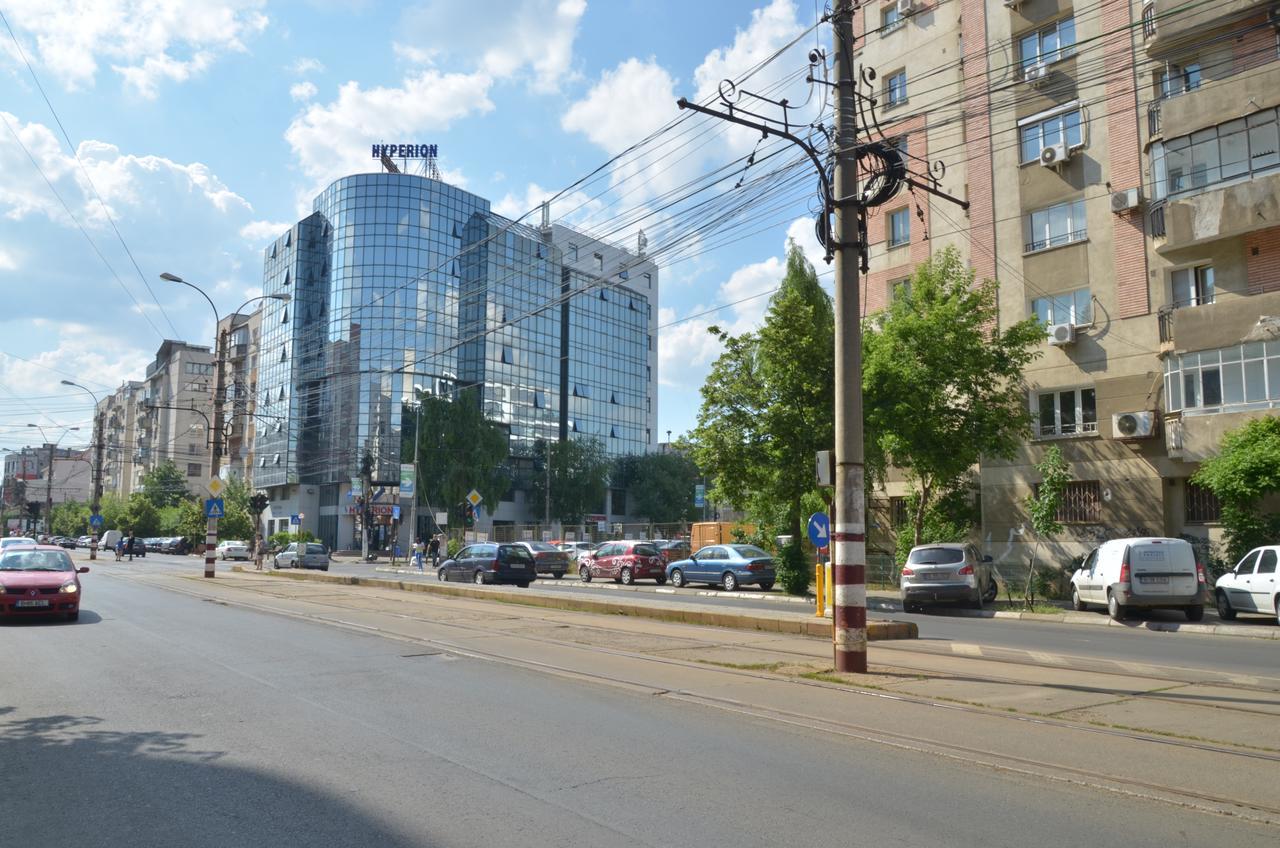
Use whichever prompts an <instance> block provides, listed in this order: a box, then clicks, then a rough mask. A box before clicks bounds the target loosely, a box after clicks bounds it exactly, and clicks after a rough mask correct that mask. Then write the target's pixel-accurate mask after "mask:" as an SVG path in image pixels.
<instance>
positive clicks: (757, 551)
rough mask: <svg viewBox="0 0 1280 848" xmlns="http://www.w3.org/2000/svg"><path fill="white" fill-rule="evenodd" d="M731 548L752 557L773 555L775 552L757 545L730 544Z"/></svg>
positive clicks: (744, 555) (749, 557) (740, 554)
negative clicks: (772, 552)
mask: <svg viewBox="0 0 1280 848" xmlns="http://www.w3.org/2000/svg"><path fill="white" fill-rule="evenodd" d="M729 547H730V548H731V549H733V550H735V551H737V552H738V554H739V556H742V557H745V558H747V559H751V558H753V557H771V556H773V554H771V553H769V552H768V551H766V550H765V549H764V548H757V547H756V546H755V545H730V546H729Z"/></svg>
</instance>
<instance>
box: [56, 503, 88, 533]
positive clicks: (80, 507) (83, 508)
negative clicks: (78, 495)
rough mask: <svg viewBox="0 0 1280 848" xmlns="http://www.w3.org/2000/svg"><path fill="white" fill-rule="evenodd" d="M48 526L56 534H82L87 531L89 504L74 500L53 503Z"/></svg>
mask: <svg viewBox="0 0 1280 848" xmlns="http://www.w3.org/2000/svg"><path fill="white" fill-rule="evenodd" d="M50 527H52V528H53V529H52V532H53V534H54V535H56V536H83V535H84V534H86V533H88V532H89V506H88V505H87V504H82V503H77V502H75V501H65V502H63V503H60V504H54V505H53V520H52V522H50Z"/></svg>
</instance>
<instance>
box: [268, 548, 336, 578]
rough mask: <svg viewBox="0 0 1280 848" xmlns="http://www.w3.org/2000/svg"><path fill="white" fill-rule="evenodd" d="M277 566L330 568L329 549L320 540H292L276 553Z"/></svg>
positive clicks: (326, 569)
mask: <svg viewBox="0 0 1280 848" xmlns="http://www.w3.org/2000/svg"><path fill="white" fill-rule="evenodd" d="M273 561H274V562H275V566H276V568H318V569H319V570H321V571H328V570H329V549H328V548H326V547H325V546H324V545H322V544H320V543H319V542H290V543H289V547H287V548H285V549H284V550H283V551H281V552H280V553H278V554H276V555H275V559H274V560H273Z"/></svg>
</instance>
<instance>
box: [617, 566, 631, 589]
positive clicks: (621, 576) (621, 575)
mask: <svg viewBox="0 0 1280 848" xmlns="http://www.w3.org/2000/svg"><path fill="white" fill-rule="evenodd" d="M618 582H619V583H621V584H622V585H623V586H630V585H631V584H632V583H633V582H635V581H634V578H633V577H632V576H631V569H629V568H624V569H622V570H621V571H619V572H618Z"/></svg>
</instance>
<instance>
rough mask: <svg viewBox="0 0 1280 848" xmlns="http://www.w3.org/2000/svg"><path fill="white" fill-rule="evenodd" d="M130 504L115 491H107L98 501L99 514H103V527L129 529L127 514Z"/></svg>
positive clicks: (107, 528)
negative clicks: (126, 525)
mask: <svg viewBox="0 0 1280 848" xmlns="http://www.w3.org/2000/svg"><path fill="white" fill-rule="evenodd" d="M128 510H129V504H128V502H127V501H125V500H124V499H123V498H121V497H120V496H119V495H117V494H115V493H114V492H107V493H105V494H104V495H103V496H102V499H101V500H100V501H99V502H98V514H99V515H101V516H102V527H103V529H105V530H127V529H129V528H127V527H125V526H124V525H125V516H126V514H127V513H128Z"/></svg>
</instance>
